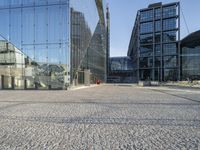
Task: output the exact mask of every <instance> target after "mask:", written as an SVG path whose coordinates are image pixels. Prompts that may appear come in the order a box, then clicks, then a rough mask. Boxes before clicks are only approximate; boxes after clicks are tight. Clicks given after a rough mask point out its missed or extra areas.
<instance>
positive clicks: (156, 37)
mask: <svg viewBox="0 0 200 150" xmlns="http://www.w3.org/2000/svg"><path fill="white" fill-rule="evenodd" d="M155 42H156V43H160V42H161V33H156V34H155Z"/></svg>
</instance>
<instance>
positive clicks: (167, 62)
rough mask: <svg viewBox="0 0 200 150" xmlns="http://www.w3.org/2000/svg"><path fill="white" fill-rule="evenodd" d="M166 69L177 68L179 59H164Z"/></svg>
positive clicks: (167, 57) (168, 57)
mask: <svg viewBox="0 0 200 150" xmlns="http://www.w3.org/2000/svg"><path fill="white" fill-rule="evenodd" d="M164 67H165V68H171V67H177V57H176V56H165V57H164Z"/></svg>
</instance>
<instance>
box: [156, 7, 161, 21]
mask: <svg viewBox="0 0 200 150" xmlns="http://www.w3.org/2000/svg"><path fill="white" fill-rule="evenodd" d="M155 18H156V19H160V18H161V9H160V8H157V9H155Z"/></svg>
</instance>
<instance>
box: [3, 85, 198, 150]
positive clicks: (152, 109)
mask: <svg viewBox="0 0 200 150" xmlns="http://www.w3.org/2000/svg"><path fill="white" fill-rule="evenodd" d="M0 149H2V150H4V149H19V150H21V149H36V150H39V149H60V150H62V149H66V150H70V149H77V150H80V149H88V150H91V149H97V150H102V149H106V150H109V149H114V150H115V149H116V150H117V149H128V150H129V149H146V150H151V149H152V150H162V149H164V150H166V149H170V150H177V149H180V150H183V149H187V150H188V149H190V150H198V149H200V91H198V90H180V89H170V88H156V87H155V88H140V87H136V86H128V85H103V86H99V87H93V88H88V89H81V90H73V91H0Z"/></svg>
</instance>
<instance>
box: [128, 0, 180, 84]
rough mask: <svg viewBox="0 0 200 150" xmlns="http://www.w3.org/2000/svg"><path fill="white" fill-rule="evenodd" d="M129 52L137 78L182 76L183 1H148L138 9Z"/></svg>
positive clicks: (166, 78) (176, 78)
mask: <svg viewBox="0 0 200 150" xmlns="http://www.w3.org/2000/svg"><path fill="white" fill-rule="evenodd" d="M128 56H129V57H130V58H132V59H133V63H134V64H135V66H136V68H135V72H137V75H136V77H137V81H139V80H152V81H169V80H170V81H177V80H180V66H181V65H180V4H179V2H175V3H169V4H162V3H156V4H151V5H149V7H148V8H145V9H141V10H139V11H138V13H137V16H136V20H135V25H134V28H133V32H132V36H131V40H130V44H129V49H128Z"/></svg>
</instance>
